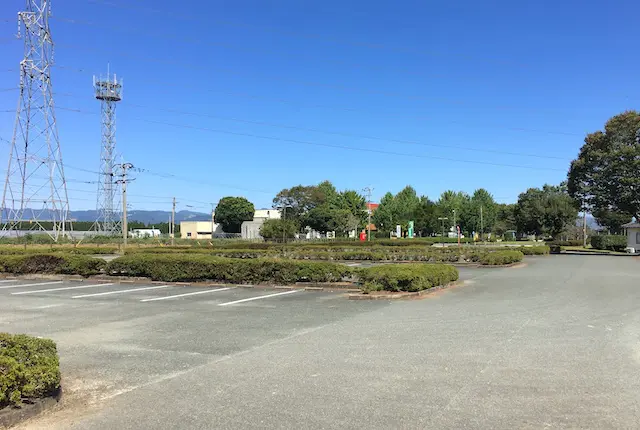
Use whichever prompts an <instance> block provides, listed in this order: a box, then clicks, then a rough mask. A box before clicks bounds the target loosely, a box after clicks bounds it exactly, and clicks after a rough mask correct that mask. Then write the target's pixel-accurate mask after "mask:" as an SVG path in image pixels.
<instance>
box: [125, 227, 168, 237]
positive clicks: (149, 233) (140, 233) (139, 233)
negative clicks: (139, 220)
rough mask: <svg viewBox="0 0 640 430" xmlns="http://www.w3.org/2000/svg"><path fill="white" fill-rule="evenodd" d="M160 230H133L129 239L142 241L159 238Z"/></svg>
mask: <svg viewBox="0 0 640 430" xmlns="http://www.w3.org/2000/svg"><path fill="white" fill-rule="evenodd" d="M160 234H161V233H160V230H158V229H157V228H134V229H133V230H131V232H130V233H129V235H130V236H131V237H135V238H140V239H143V238H145V237H160Z"/></svg>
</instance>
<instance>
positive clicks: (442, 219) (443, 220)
mask: <svg viewBox="0 0 640 430" xmlns="http://www.w3.org/2000/svg"><path fill="white" fill-rule="evenodd" d="M454 212H455V211H454ZM438 219H439V220H440V221H442V249H444V222H445V221H446V220H448V219H449V218H447V217H446V216H445V217H438Z"/></svg>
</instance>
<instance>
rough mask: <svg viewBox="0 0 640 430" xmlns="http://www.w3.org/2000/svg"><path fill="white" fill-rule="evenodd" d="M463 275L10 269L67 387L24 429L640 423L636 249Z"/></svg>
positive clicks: (0, 297)
mask: <svg viewBox="0 0 640 430" xmlns="http://www.w3.org/2000/svg"><path fill="white" fill-rule="evenodd" d="M461 278H462V279H463V280H465V281H466V282H465V283H464V285H462V286H459V287H455V288H450V289H447V290H441V291H439V292H436V293H434V294H432V295H429V296H427V298H426V299H424V300H417V301H401V302H384V301H350V300H346V299H345V298H344V296H343V294H341V293H340V292H325V291H298V290H295V291H292V290H278V289H249V288H228V287H224V286H222V287H218V288H212V289H203V288H202V287H189V286H184V287H183V286H164V285H162V284H114V285H103V284H105V283H106V282H100V283H98V282H93V283H90V282H86V283H76V282H60V283H48V284H43V283H44V282H55V281H45V280H37V281H22V280H21V281H14V280H6V281H7V282H1V283H0V331H9V332H24V333H28V334H32V335H38V336H44V337H49V338H52V339H54V340H55V341H56V342H57V343H58V347H59V352H60V356H61V366H62V371H63V375H64V379H63V384H64V389H65V396H63V402H62V404H61V405H60V407H59V408H58V410H55V411H52V412H49V413H46V414H45V415H44V416H42V417H40V418H38V419H36V420H34V421H31V422H28V423H26V424H24V425H23V426H22V427H23V428H61V429H62V428H64V429H66V428H74V429H103V428H104V429H111V428H113V429H116V428H117V429H134V428H154V429H164V428H166V429H173V428H201V429H210V428H242V429H246V428H256V429H257V428H309V429H316V428H317V429H321V428H324V429H327V428H336V429H337V428H340V429H344V428H367V429H370V428H381V429H383V428H384V429H388V428H438V429H441V428H505V429H507V428H508V429H513V428H540V427H551V428H598V429H601V428H636V427H637V423H638V422H640V288H639V286H640V260H639V259H638V258H633V257H630V258H629V257H608V256H549V257H540V258H529V259H527V266H526V267H519V268H517V267H514V268H507V269H461ZM34 284H39V285H34Z"/></svg>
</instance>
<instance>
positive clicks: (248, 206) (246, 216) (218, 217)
mask: <svg viewBox="0 0 640 430" xmlns="http://www.w3.org/2000/svg"><path fill="white" fill-rule="evenodd" d="M254 213H255V208H254V207H253V203H251V202H250V201H249V200H247V199H245V198H244V197H223V198H222V199H220V201H219V202H218V206H216V210H215V222H217V223H219V224H220V225H222V230H223V231H224V232H225V233H240V227H241V226H242V223H243V222H244V221H251V220H252V219H253V214H254Z"/></svg>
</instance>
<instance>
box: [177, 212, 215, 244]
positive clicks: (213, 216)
mask: <svg viewBox="0 0 640 430" xmlns="http://www.w3.org/2000/svg"><path fill="white" fill-rule="evenodd" d="M214 218H215V209H214V206H213V203H211V240H213V225H214V224H215V220H214ZM181 234H182V233H181Z"/></svg>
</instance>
